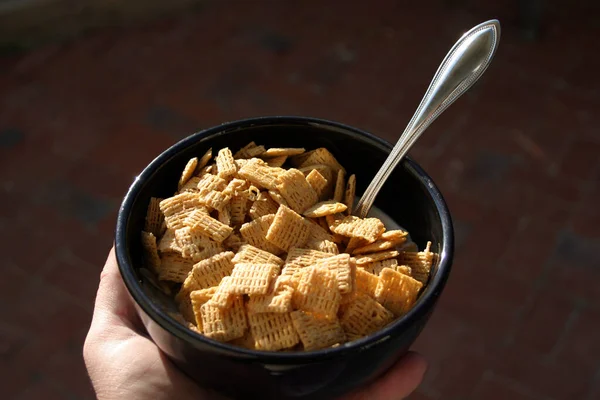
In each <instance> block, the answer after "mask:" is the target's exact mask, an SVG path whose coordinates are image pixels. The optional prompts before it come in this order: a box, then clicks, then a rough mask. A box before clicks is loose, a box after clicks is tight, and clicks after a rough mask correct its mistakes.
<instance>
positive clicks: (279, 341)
mask: <svg viewBox="0 0 600 400" xmlns="http://www.w3.org/2000/svg"><path fill="white" fill-rule="evenodd" d="M248 325H250V332H251V333H252V336H253V337H254V343H255V348H256V350H270V351H276V350H282V349H287V348H290V347H292V346H294V345H296V344H297V343H298V342H299V341H300V338H299V337H298V334H297V333H296V329H295V328H294V324H293V323H292V317H291V316H290V314H289V313H260V314H256V313H248Z"/></svg>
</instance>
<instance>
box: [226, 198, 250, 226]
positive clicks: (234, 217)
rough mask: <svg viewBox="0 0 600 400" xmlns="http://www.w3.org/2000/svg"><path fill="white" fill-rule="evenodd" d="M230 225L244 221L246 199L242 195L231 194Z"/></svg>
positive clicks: (246, 205)
mask: <svg viewBox="0 0 600 400" xmlns="http://www.w3.org/2000/svg"><path fill="white" fill-rule="evenodd" d="M229 204H230V206H231V225H234V226H239V225H242V224H243V223H244V222H246V212H247V211H248V199H247V198H246V197H244V196H233V197H232V198H231V201H230V203H229Z"/></svg>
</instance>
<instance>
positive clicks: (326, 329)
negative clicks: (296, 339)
mask: <svg viewBox="0 0 600 400" xmlns="http://www.w3.org/2000/svg"><path fill="white" fill-rule="evenodd" d="M290 315H291V317H292V322H293V324H294V328H296V332H298V336H300V341H302V344H303V345H304V350H306V351H310V350H319V349H322V348H325V347H329V346H331V345H334V344H336V343H344V342H345V341H346V333H345V332H344V329H343V328H342V325H340V321H339V320H338V319H337V318H332V319H327V318H322V317H320V316H319V315H316V314H313V313H308V312H304V311H294V312H292V313H291V314H290Z"/></svg>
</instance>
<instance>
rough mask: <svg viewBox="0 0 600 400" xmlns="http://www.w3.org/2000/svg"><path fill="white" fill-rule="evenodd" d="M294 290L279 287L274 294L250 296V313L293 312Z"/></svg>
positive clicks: (283, 286) (287, 287)
mask: <svg viewBox="0 0 600 400" xmlns="http://www.w3.org/2000/svg"><path fill="white" fill-rule="evenodd" d="M293 294H294V288H293V287H291V286H289V285H279V286H278V287H275V288H274V289H273V292H272V293H267V294H264V295H254V296H250V300H249V301H248V305H247V308H248V312H250V313H257V314H258V313H267V312H270V313H288V312H290V311H292V295H293Z"/></svg>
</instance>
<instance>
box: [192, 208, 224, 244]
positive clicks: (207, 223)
mask: <svg viewBox="0 0 600 400" xmlns="http://www.w3.org/2000/svg"><path fill="white" fill-rule="evenodd" d="M185 222H186V225H187V226H189V227H190V228H192V230H197V231H198V232H200V233H202V234H204V235H206V236H208V237H210V238H211V239H212V240H214V241H215V242H217V243H221V242H223V240H225V239H227V236H229V235H231V233H232V232H233V228H232V227H230V226H227V225H225V224H222V223H221V222H219V221H217V220H216V219H214V218H213V217H211V216H210V215H208V214H206V213H204V212H202V211H193V212H192V213H190V215H188V217H187V218H186V221H185Z"/></svg>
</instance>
